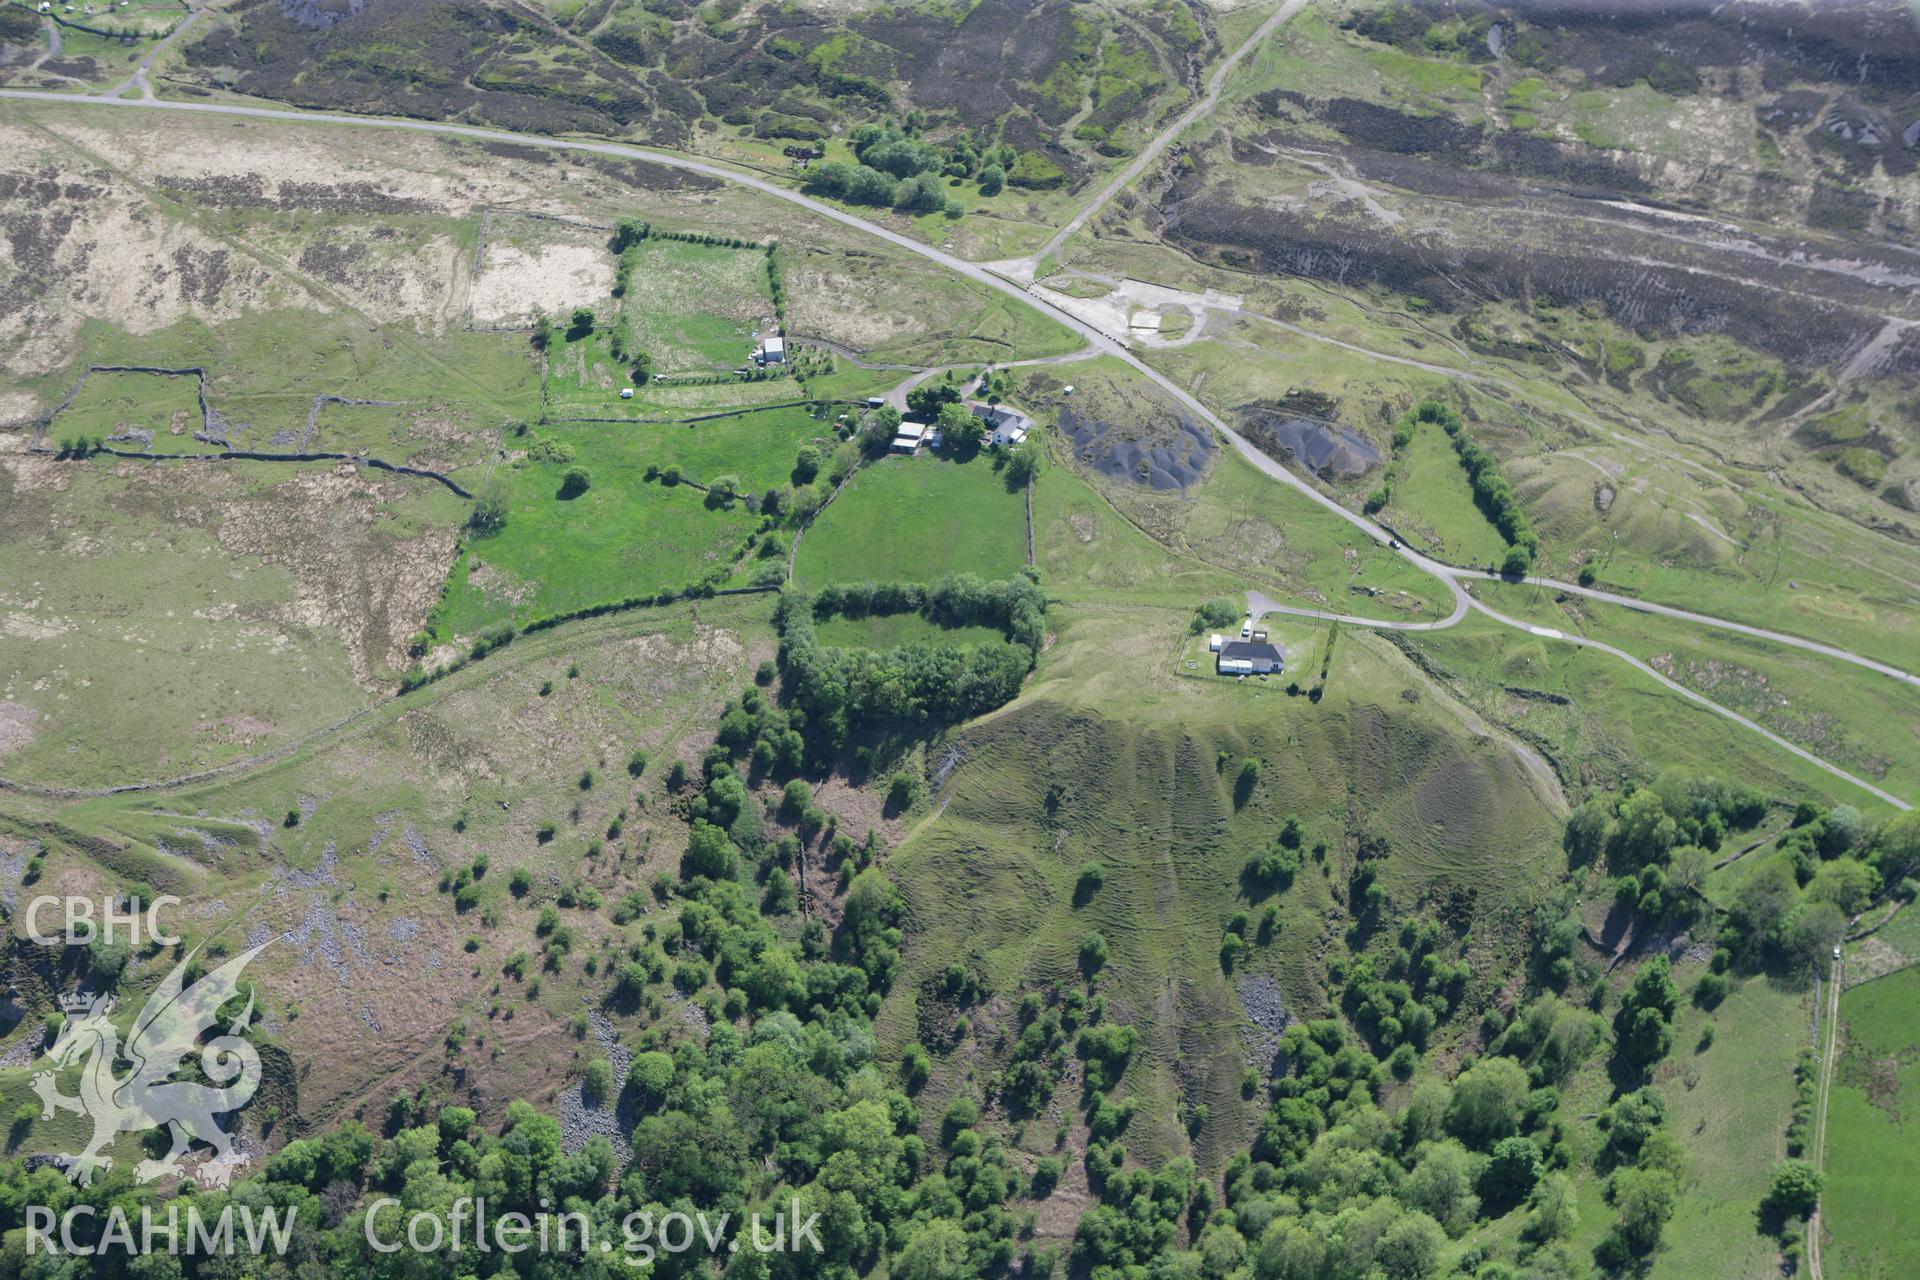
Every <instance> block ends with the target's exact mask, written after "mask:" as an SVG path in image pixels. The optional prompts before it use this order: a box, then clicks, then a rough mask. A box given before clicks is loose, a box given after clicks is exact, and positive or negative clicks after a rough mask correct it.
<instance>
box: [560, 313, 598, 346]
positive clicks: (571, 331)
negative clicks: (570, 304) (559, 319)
mask: <svg viewBox="0 0 1920 1280" xmlns="http://www.w3.org/2000/svg"><path fill="white" fill-rule="evenodd" d="M593 326H594V315H593V308H592V307H575V308H574V309H573V318H572V320H571V321H570V322H569V323H568V325H567V339H568V341H570V342H578V341H579V340H580V339H582V338H584V337H586V336H587V335H588V334H590V333H592V332H593Z"/></svg>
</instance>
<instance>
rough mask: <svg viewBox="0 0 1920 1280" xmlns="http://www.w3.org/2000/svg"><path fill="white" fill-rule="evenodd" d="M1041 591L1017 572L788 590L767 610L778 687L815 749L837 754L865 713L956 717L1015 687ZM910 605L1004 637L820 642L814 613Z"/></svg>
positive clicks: (1028, 654) (1035, 630) (1034, 634)
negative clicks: (781, 681) (888, 643)
mask: <svg viewBox="0 0 1920 1280" xmlns="http://www.w3.org/2000/svg"><path fill="white" fill-rule="evenodd" d="M1045 607H1046V598H1045V596H1044V595H1043V594H1042V593H1041V591H1040V589H1039V587H1037V586H1036V585H1034V583H1032V582H1031V581H1029V580H1027V579H1025V578H1015V579H1011V580H1008V581H1005V582H993V583H989V582H983V581H981V580H980V579H979V578H976V577H974V576H973V575H971V574H960V575H956V576H952V577H948V578H944V579H942V580H941V581H940V582H938V583H935V584H934V585H933V586H932V587H923V586H920V585H919V584H897V585H888V586H885V587H881V586H877V585H875V584H871V583H862V584H853V585H842V586H839V587H831V588H828V589H827V590H826V591H823V592H822V593H821V594H820V596H819V597H817V598H809V597H805V596H787V597H784V598H783V599H782V601H781V604H780V608H779V611H778V612H777V613H776V615H775V622H776V625H778V627H779V628H780V664H781V669H782V670H783V671H784V672H785V673H786V676H787V686H786V688H787V693H788V697H789V698H790V699H791V701H792V702H793V704H794V705H795V706H797V707H799V708H801V709H802V710H803V711H804V712H805V714H806V723H807V730H808V735H809V740H810V741H809V745H810V748H811V750H812V752H813V753H814V758H816V759H819V760H823V761H824V760H829V759H833V758H835V757H837V756H838V754H839V753H840V751H841V750H842V748H843V747H844V746H845V744H846V741H847V737H848V735H849V733H850V732H851V731H852V729H853V728H854V727H855V726H857V725H859V724H861V723H864V722H867V721H871V720H874V719H905V720H936V721H952V720H962V719H966V718H968V717H970V716H976V715H979V714H981V713H983V712H986V711H990V710H992V709H993V708H994V707H997V706H1000V705H1002V704H1003V703H1005V702H1007V701H1009V700H1010V699H1012V697H1013V696H1014V695H1015V694H1016V693H1018V692H1019V690H1020V683H1021V681H1022V680H1024V679H1025V678H1026V673H1027V671H1028V670H1029V669H1030V668H1031V667H1032V665H1033V661H1034V658H1035V657H1036V656H1037V654H1038V653H1039V647H1040V642H1041V639H1042V637H1043V632H1044V626H1045V623H1044V611H1045ZM912 611H918V612H920V613H922V614H923V615H924V616H926V617H927V618H929V619H930V620H932V621H933V622H935V623H938V624H939V625H941V626H948V627H952V626H969V625H978V626H992V627H997V628H998V629H1000V630H1001V631H1002V632H1003V633H1004V634H1005V635H1006V637H1007V639H1006V640H1005V641H1004V642H1001V643H997V644H996V643H991V642H990V643H986V644H979V645H974V646H972V647H970V648H965V649H962V648H960V647H958V646H955V645H948V644H934V643H925V642H922V643H916V644H910V645H902V646H900V647H899V648H896V649H893V650H890V651H887V652H884V653H878V652H874V651H871V650H867V649H838V648H826V647H823V646H821V645H820V644H819V642H818V641H817V639H816V638H815V634H814V625H813V624H814V619H815V617H816V616H818V617H825V616H830V615H831V614H832V613H835V612H846V613H848V614H849V615H852V616H860V615H862V614H866V613H902V612H912Z"/></svg>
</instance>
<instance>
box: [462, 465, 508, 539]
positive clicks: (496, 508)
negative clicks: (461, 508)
mask: <svg viewBox="0 0 1920 1280" xmlns="http://www.w3.org/2000/svg"><path fill="white" fill-rule="evenodd" d="M506 527H507V482H506V481H505V480H503V479H501V478H500V477H498V476H495V477H493V478H491V479H489V480H488V481H487V483H486V487H485V488H483V489H481V490H480V496H479V498H478V499H476V500H475V501H474V504H473V510H472V511H470V512H468V513H467V528H469V529H471V530H472V531H473V532H474V533H476V534H478V535H480V536H481V537H486V536H488V535H490V534H495V533H498V532H500V531H501V530H502V529H504V528H506Z"/></svg>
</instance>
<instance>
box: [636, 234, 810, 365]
mask: <svg viewBox="0 0 1920 1280" xmlns="http://www.w3.org/2000/svg"><path fill="white" fill-rule="evenodd" d="M628 253H629V254H630V255H631V256H632V260H633V267H632V272H631V274H630V276H629V278H628V284H627V291H626V294H625V296H624V297H622V298H621V299H620V312H621V314H622V315H623V316H624V317H625V318H626V321H627V323H628V325H629V326H631V328H632V332H633V342H634V345H635V346H636V347H638V348H639V349H640V350H642V351H644V352H646V353H647V354H648V355H650V356H652V357H653V368H654V372H656V373H664V374H667V375H669V376H672V375H674V374H685V373H719V372H725V371H727V370H729V369H734V368H737V367H739V366H740V365H742V364H745V363H747V362H748V361H749V360H750V358H751V357H752V355H753V350H754V347H755V346H756V345H757V342H756V339H755V336H754V335H755V334H756V333H760V334H765V333H769V332H771V331H772V330H771V325H772V322H773V299H772V296H771V294H770V293H769V291H768V284H767V255H766V253H765V252H764V251H763V250H760V249H732V248H721V247H718V246H714V245H703V244H691V243H689V242H687V241H684V240H663V239H660V238H657V237H655V238H649V239H646V240H643V241H641V242H640V243H639V244H638V245H636V246H634V247H633V248H632V249H629V250H628Z"/></svg>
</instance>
